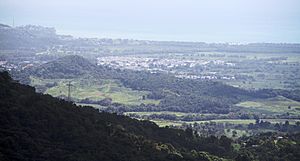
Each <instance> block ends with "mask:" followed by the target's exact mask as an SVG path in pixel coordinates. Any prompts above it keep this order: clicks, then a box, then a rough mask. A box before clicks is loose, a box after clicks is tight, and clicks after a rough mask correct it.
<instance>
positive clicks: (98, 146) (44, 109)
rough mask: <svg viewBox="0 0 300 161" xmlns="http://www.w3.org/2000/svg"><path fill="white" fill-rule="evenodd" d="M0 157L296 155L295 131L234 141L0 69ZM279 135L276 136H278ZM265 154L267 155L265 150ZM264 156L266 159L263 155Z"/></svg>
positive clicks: (277, 157) (285, 157)
mask: <svg viewBox="0 0 300 161" xmlns="http://www.w3.org/2000/svg"><path fill="white" fill-rule="evenodd" d="M0 87H1V90H0V107H1V109H0V115H1V117H0V126H1V128H0V136H1V137H0V158H1V160H7V161H8V160H107V161H108V160H124V161H126V160H131V161H132V160H136V161H138V160H139V161H140V160H145V161H146V160H153V161H158V160H162V161H167V160H188V161H193V160H224V159H222V158H225V159H228V160H241V161H242V160H243V161H244V160H297V159H299V155H300V154H299V150H300V146H299V141H300V140H299V134H293V135H285V136H282V135H281V134H276V133H268V134H265V135H258V136H255V137H251V138H241V139H240V140H238V141H233V140H231V139H229V138H227V137H225V136H222V137H219V138H218V137H214V136H210V137H201V136H200V135H199V134H197V133H195V132H193V131H192V130H191V129H189V128H188V129H186V130H179V129H172V128H167V127H166V128H159V127H158V126H157V125H155V124H154V123H152V122H150V121H138V120H135V119H131V118H129V117H127V116H123V115H116V114H110V113H105V112H99V111H98V110H96V109H93V108H90V107H84V108H83V107H82V106H76V105H74V104H73V103H71V102H67V101H64V100H61V99H58V98H53V97H52V96H50V95H43V94H39V93H36V92H35V89H34V88H32V87H30V86H27V85H21V84H19V83H17V82H16V81H14V80H12V78H11V77H10V76H9V74H8V73H7V72H1V74H0ZM279 136H280V137H279ZM267 154H270V155H267ZM266 155H267V158H265V157H266Z"/></svg>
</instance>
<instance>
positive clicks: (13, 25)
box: [12, 17, 15, 28]
mask: <svg viewBox="0 0 300 161" xmlns="http://www.w3.org/2000/svg"><path fill="white" fill-rule="evenodd" d="M12 27H13V28H14V27H15V17H13V24H12Z"/></svg>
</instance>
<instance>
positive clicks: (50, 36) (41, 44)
mask: <svg viewBox="0 0 300 161" xmlns="http://www.w3.org/2000/svg"><path fill="white" fill-rule="evenodd" d="M59 43H60V40H59V39H58V36H57V35H56V31H55V29H54V28H48V27H42V26H33V25H27V26H21V27H11V26H8V25H4V24H1V25H0V49H22V48H46V47H49V46H52V45H55V44H59Z"/></svg>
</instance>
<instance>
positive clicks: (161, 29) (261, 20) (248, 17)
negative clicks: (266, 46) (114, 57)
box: [0, 0, 300, 43]
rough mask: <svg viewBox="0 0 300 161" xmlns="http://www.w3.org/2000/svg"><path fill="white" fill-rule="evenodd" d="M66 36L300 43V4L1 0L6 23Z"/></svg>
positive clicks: (285, 0)
mask: <svg viewBox="0 0 300 161" xmlns="http://www.w3.org/2000/svg"><path fill="white" fill-rule="evenodd" d="M13 19H14V22H15V26H19V25H27V24H34V25H43V26H50V27H55V28H56V29H57V31H58V33H60V34H71V35H74V36H79V37H101V38H102V37H108V38H129V39H147V40H171V41H204V42H243V43H246V42H275V43H281V42H285V43H299V42H300V30H299V28H300V1H298V0H251V1H248V0H226V1H223V0H201V1H200V0H185V1H183V0H164V1H161V0H143V1H139V0H110V1H103V0H100V1H99V0H85V1H79V0H75V1H74V0H64V1H61V0H51V1H40V0H22V1H18V0H1V1H0V22H1V23H4V24H9V25H12V24H13Z"/></svg>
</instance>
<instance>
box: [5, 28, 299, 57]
mask: <svg viewBox="0 0 300 161" xmlns="http://www.w3.org/2000/svg"><path fill="white" fill-rule="evenodd" d="M54 46H65V47H66V48H67V49H72V50H79V51H81V50H82V49H83V50H88V51H90V52H93V51H94V50H93V49H95V48H99V47H100V48H102V49H105V51H111V52H117V53H118V52H121V54H140V53H161V54H164V53H189V52H204V51H207V52H212V51H216V52H244V53H247V52H259V53H261V52H264V53H286V52H288V53H300V44H299V43H298V44H289V43H249V44H239V43H236V44H233V43H204V42H176V41H149V40H128V39H109V38H102V39H99V38H74V37H72V36H68V35H58V34H56V31H55V29H54V28H50V27H42V26H35V25H26V26H20V27H10V26H8V25H5V24H0V49H24V48H25V49H28V48H29V49H31V48H34V49H45V48H51V47H54ZM117 46H118V47H119V49H123V50H120V51H115V50H114V49H115V47H117ZM104 54H105V53H104Z"/></svg>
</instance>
